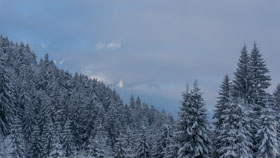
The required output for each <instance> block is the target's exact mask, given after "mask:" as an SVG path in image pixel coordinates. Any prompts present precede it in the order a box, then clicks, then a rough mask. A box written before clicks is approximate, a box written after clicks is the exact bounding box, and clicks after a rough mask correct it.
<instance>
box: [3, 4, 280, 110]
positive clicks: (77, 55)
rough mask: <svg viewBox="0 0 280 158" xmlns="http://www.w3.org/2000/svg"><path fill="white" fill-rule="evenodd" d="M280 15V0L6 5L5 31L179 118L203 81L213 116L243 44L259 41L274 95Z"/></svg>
mask: <svg viewBox="0 0 280 158" xmlns="http://www.w3.org/2000/svg"><path fill="white" fill-rule="evenodd" d="M279 16H280V1H279V0H269V1H264V0H245V1H244V0H234V1H225V0H211V1H209V0H208V1H207V0H205V1H202V0H137V1H136V0H99V1H96V0H76V1H74V0H45V1H43V0H26V1H22V0H0V33H1V34H3V35H5V36H8V37H9V39H11V40H13V41H23V42H25V43H29V44H30V45H31V48H32V49H33V50H34V51H35V53H36V54H37V56H38V57H42V56H43V55H44V54H45V53H49V54H50V58H52V59H53V60H55V61H56V64H57V65H58V66H59V67H60V68H63V69H67V70H70V71H71V72H81V73H85V74H87V75H89V76H90V77H96V78H98V79H99V80H102V81H104V82H105V83H106V84H109V85H111V86H112V87H115V88H117V91H119V93H120V94H121V96H122V97H123V98H124V100H127V98H129V96H130V94H134V95H135V96H137V95H140V97H142V98H143V99H142V100H143V101H144V102H147V103H150V104H153V105H155V106H156V107H159V108H160V109H165V110H166V111H168V112H171V113H173V114H175V113H176V112H177V111H178V107H179V104H180V101H181V98H182V97H181V94H182V92H183V91H184V90H185V87H186V84H187V83H189V84H192V83H193V81H194V80H195V79H197V80H198V81H199V83H200V87H201V89H202V91H203V93H204V95H203V96H204V98H205V101H206V103H207V107H208V109H209V111H210V112H211V111H212V110H213V107H214V105H215V103H216V97H217V94H218V93H217V91H218V89H219V85H220V83H221V81H222V79H223V76H224V75H225V74H229V75H230V76H231V77H232V76H233V75H232V74H233V72H234V71H235V68H236V64H237V61H238V57H239V55H240V50H241V48H242V46H243V44H244V42H246V43H247V45H248V47H249V50H251V48H252V45H253V42H254V40H255V41H256V42H257V44H258V47H259V48H260V50H261V52H262V54H263V57H264V58H265V60H266V63H267V65H268V68H269V69H270V71H271V72H270V75H271V76H272V79H273V80H272V86H271V88H270V91H272V90H273V89H274V87H275V85H276V84H277V83H278V82H279V81H280V73H279V70H278V69H279V67H280V63H279V60H280V43H279V42H280V40H279V38H280V20H279Z"/></svg>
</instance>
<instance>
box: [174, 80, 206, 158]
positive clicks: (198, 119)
mask: <svg viewBox="0 0 280 158" xmlns="http://www.w3.org/2000/svg"><path fill="white" fill-rule="evenodd" d="M178 124H179V127H178V131H177V133H178V135H179V136H178V137H179V138H178V141H179V144H180V148H179V151H178V157H179V158H185V157H190V158H191V157H201V158H209V157H210V155H211V145H210V139H209V138H210V131H209V123H208V120H207V114H206V109H205V103H204V100H203V98H202V94H201V92H200V89H199V87H198V82H197V81H195V83H194V87H193V89H192V90H191V91H189V90H188V89H187V90H186V92H185V93H184V94H183V101H182V107H181V111H180V113H179V120H178Z"/></svg>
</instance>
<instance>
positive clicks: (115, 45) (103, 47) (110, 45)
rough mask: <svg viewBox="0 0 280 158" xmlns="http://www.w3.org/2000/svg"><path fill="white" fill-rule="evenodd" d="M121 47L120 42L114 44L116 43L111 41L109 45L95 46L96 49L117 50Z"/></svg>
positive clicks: (100, 43)
mask: <svg viewBox="0 0 280 158" xmlns="http://www.w3.org/2000/svg"><path fill="white" fill-rule="evenodd" d="M121 47H122V43H121V42H116V41H112V42H109V43H104V42H98V43H97V44H96V48H97V49H100V50H101V49H119V48H121Z"/></svg>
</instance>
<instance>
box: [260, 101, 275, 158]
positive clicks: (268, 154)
mask: <svg viewBox="0 0 280 158" xmlns="http://www.w3.org/2000/svg"><path fill="white" fill-rule="evenodd" d="M271 106H272V105H271V104H270V102H269V101H267V102H266V104H265V107H263V108H262V111H261V116H260V128H259V129H258V131H257V136H256V139H257V142H258V144H257V153H256V157H261V158H276V157H277V156H278V153H279V144H278V140H277V126H278V124H277V122H276V118H275V111H274V110H273V108H272V107H271ZM278 128H279V127H278Z"/></svg>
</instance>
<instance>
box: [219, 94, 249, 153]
mask: <svg viewBox="0 0 280 158" xmlns="http://www.w3.org/2000/svg"><path fill="white" fill-rule="evenodd" d="M244 104H246V102H245V101H244V99H237V100H236V99H232V98H231V99H230V101H229V102H228V103H227V108H226V110H225V111H224V113H223V114H222V116H221V117H222V118H224V120H223V125H222V126H221V128H220V129H219V135H218V136H217V137H216V138H215V140H216V141H215V143H216V142H218V144H217V147H218V148H216V149H215V150H217V151H216V153H215V155H214V157H217V158H228V157H233V158H235V157H236V158H237V157H238V158H253V151H252V145H253V143H252V139H251V138H252V137H251V132H250V125H249V123H248V122H249V118H248V117H249V114H248V110H247V108H246V106H247V105H244Z"/></svg>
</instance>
